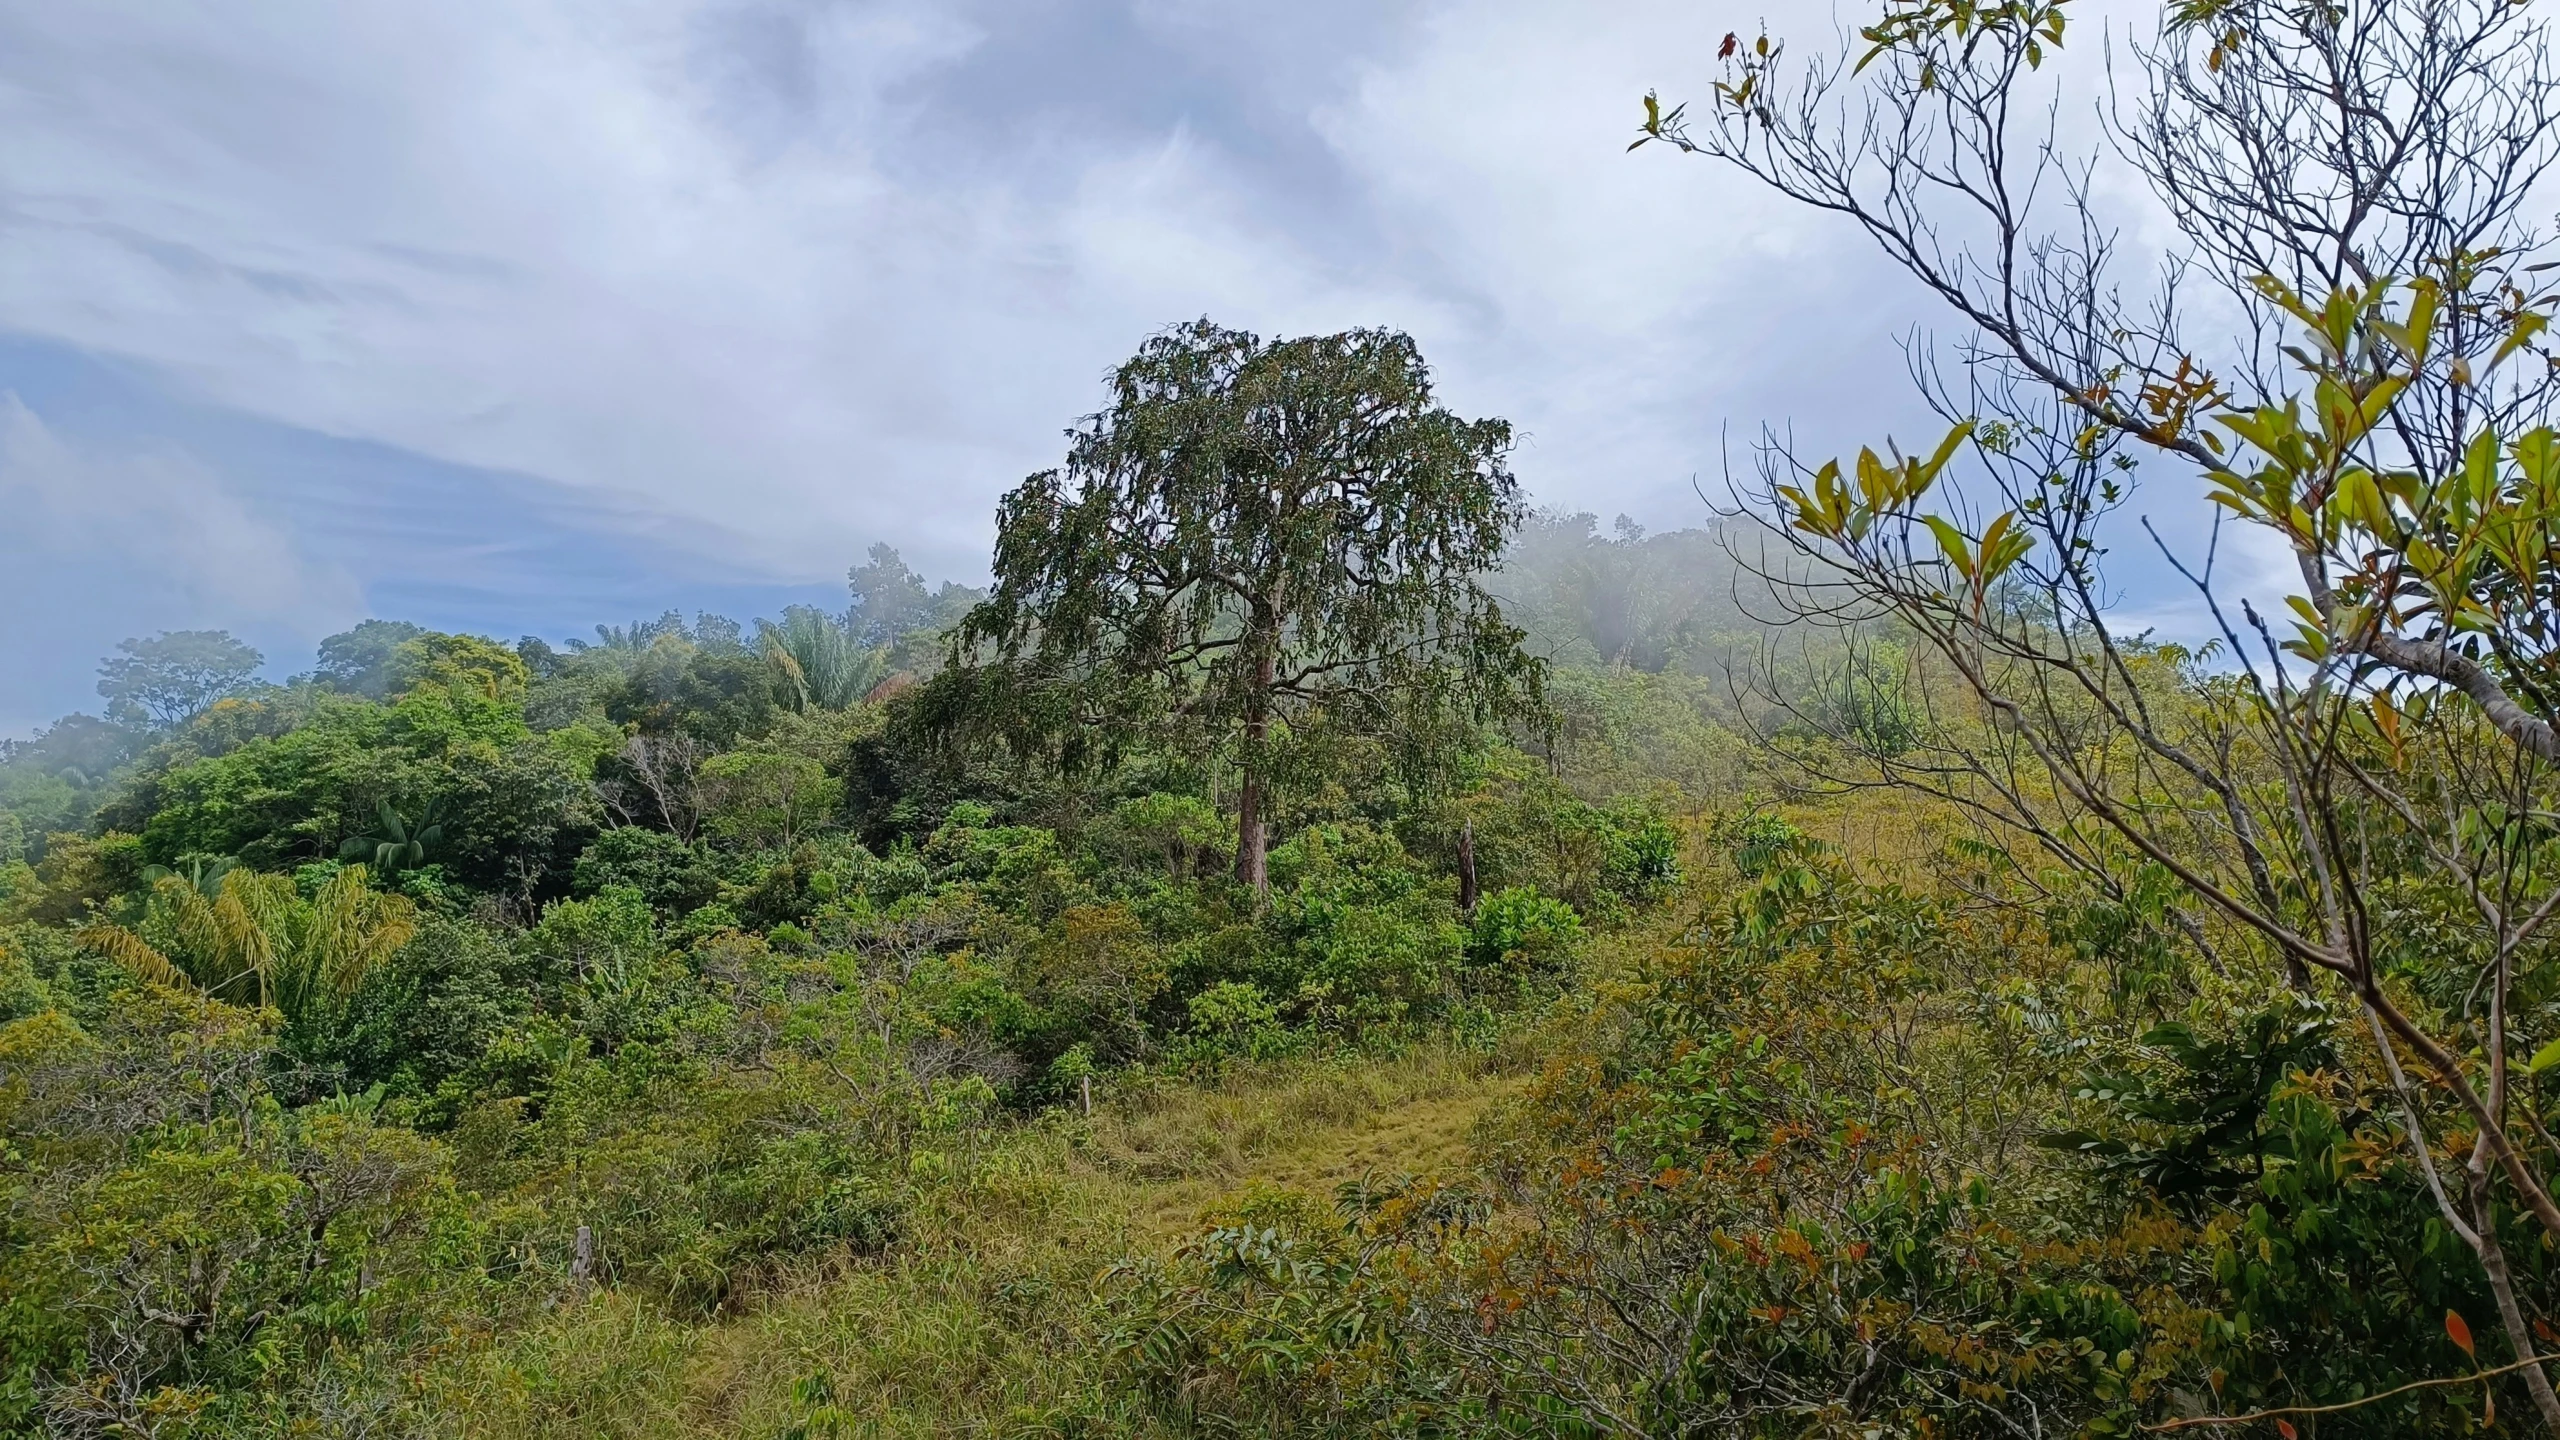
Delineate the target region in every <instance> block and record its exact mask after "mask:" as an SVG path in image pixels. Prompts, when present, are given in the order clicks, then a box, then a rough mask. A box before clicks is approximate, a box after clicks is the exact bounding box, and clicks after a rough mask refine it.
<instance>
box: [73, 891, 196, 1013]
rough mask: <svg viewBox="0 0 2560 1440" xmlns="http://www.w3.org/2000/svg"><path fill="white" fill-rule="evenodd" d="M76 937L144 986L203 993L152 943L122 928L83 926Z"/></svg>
mask: <svg viewBox="0 0 2560 1440" xmlns="http://www.w3.org/2000/svg"><path fill="white" fill-rule="evenodd" d="M180 883H184V882H180ZM191 888H192V887H191ZM74 938H76V939H77V940H78V941H79V942H80V943H81V944H82V945H85V946H87V947H88V948H89V949H90V950H92V951H95V952H96V953H98V954H100V955H103V956H105V957H106V958H107V959H108V960H110V961H112V962H114V963H115V965H116V966H117V967H118V968H120V969H122V970H123V971H124V972H125V973H126V974H128V975H131V976H132V977H133V978H135V979H136V980H140V981H142V982H143V983H144V984H147V985H159V986H164V987H166V988H168V989H171V990H185V991H190V992H195V993H201V991H200V990H199V987H198V986H197V985H196V982H195V979H194V977H193V976H190V975H189V974H187V972H186V971H184V970H181V969H179V968H178V967H177V965H176V964H175V963H174V962H172V961H171V960H170V959H169V957H168V956H166V955H163V954H161V953H160V952H159V951H157V950H155V949H153V948H151V942H149V941H147V940H145V939H143V938H142V937H141V936H139V935H136V934H134V933H133V932H132V931H130V930H127V929H126V928H124V927H123V926H121V925H109V924H105V923H103V922H101V923H99V924H95V925H88V926H83V927H82V928H81V929H80V931H79V932H78V934H77V935H76V936H75V937H74Z"/></svg>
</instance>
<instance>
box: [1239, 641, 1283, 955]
mask: <svg viewBox="0 0 2560 1440" xmlns="http://www.w3.org/2000/svg"><path fill="white" fill-rule="evenodd" d="M1277 669H1278V667H1277V665H1276V664H1275V663H1274V659H1273V656H1272V653H1271V647H1270V646H1268V645H1265V646H1264V647H1262V657H1261V658H1260V659H1259V660H1257V661H1255V662H1254V691H1253V696H1252V698H1251V699H1250V700H1249V701H1247V702H1246V707H1245V717H1244V787H1243V793H1242V794H1240V795H1238V796H1237V797H1236V883H1237V884H1239V885H1244V886H1248V887H1250V888H1251V889H1252V891H1253V896H1254V900H1255V903H1257V904H1259V903H1260V902H1261V901H1262V899H1263V897H1265V896H1267V895H1269V894H1270V893H1271V870H1270V865H1269V860H1268V852H1269V848H1270V845H1269V838H1268V836H1267V834H1266V833H1265V830H1264V826H1263V819H1262V808H1263V796H1262V765H1263V754H1262V747H1263V742H1264V741H1265V740H1266V739H1267V738H1268V737H1269V736H1270V734H1271V685H1272V682H1273V680H1274V678H1275V674H1276V671H1277Z"/></svg>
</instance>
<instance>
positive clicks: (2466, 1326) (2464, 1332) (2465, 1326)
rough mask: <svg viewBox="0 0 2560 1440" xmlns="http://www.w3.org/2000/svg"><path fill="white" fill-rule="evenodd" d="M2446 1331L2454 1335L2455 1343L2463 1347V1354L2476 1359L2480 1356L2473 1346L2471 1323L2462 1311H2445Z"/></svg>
mask: <svg viewBox="0 0 2560 1440" xmlns="http://www.w3.org/2000/svg"><path fill="white" fill-rule="evenodd" d="M2444 1333H2445V1334H2447V1335H2449V1336H2451V1337H2453V1343H2454V1344H2456V1345H2459V1346H2461V1347H2462V1353H2463V1354H2465V1355H2469V1356H2471V1358H2472V1359H2474V1360H2477V1359H2479V1358H2480V1357H2479V1355H2478V1354H2476V1353H2475V1352H2474V1351H2473V1350H2472V1348H2471V1323H2470V1322H2469V1321H2467V1320H2465V1319H2463V1318H2462V1316H2461V1314H2460V1312H2458V1311H2453V1310H2447V1311H2446V1312H2444Z"/></svg>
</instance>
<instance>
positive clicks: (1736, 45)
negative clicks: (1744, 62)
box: [1716, 31, 1742, 60]
mask: <svg viewBox="0 0 2560 1440" xmlns="http://www.w3.org/2000/svg"><path fill="white" fill-rule="evenodd" d="M1741 48H1742V37H1741V36H1739V35H1736V34H1734V33H1732V32H1731V31H1727V32H1726V33H1725V37H1724V45H1723V47H1722V48H1721V49H1719V50H1717V51H1716V58H1717V59H1719V60H1730V59H1732V58H1733V52H1734V51H1736V50H1739V49H1741Z"/></svg>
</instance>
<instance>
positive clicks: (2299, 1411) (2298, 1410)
mask: <svg viewBox="0 0 2560 1440" xmlns="http://www.w3.org/2000/svg"><path fill="white" fill-rule="evenodd" d="M2553 1360H2560V1355H2535V1356H2531V1357H2528V1358H2526V1359H2523V1360H2513V1361H2509V1362H2508V1363H2507V1364H2504V1365H2500V1366H2498V1367H2496V1368H2495V1369H2490V1370H2475V1371H2473V1372H2472V1373H2471V1374H2468V1375H2447V1376H2443V1377H2440V1378H2438V1379H2434V1380H2412V1381H2410V1382H2409V1383H2408V1384H2406V1385H2403V1386H2401V1387H2399V1388H2398V1389H2396V1390H2385V1391H2383V1392H2382V1393H2381V1394H2379V1395H2367V1396H2366V1397H2364V1398H2363V1399H2361V1400H2345V1401H2341V1402H2339V1403H2338V1404H2335V1405H2287V1406H2285V1407H2283V1408H2282V1409H2277V1410H2252V1411H2250V1412H2249V1413H2248V1414H2246V1415H2192V1416H2189V1417H2188V1418H2186V1419H2184V1420H2163V1421H2161V1422H2160V1423H2159V1424H2157V1425H2145V1426H2143V1427H2142V1428H2143V1429H2144V1430H2145V1431H2147V1432H2150V1433H2154V1434H2157V1433H2159V1432H2162V1431H2166V1430H2187V1429H2192V1428H2194V1427H2196V1426H2199V1425H2248V1424H2253V1423H2255V1422H2257V1421H2260V1420H2272V1419H2274V1418H2275V1417H2276V1416H2279V1415H2331V1414H2335V1413H2337V1412H2338V1411H2340V1410H2354V1409H2358V1408H2360V1407H2363V1406H2366V1405H2372V1404H2375V1403H2377V1402H2379V1401H2383V1400H2388V1399H2390V1398H2391V1397H2392V1396H2394V1395H2406V1394H2408V1393H2409V1392H2410V1391H2412V1390H2432V1389H2436V1388H2438V1387H2441V1386H2445V1385H2468V1384H2470V1383H2471V1382H2472V1381H2474V1380H2492V1379H2495V1378H2497V1377H2498V1376H2500V1375H2504V1374H2507V1373H2508V1372H2509V1371H2514V1370H2521V1369H2523V1368H2524V1367H2526V1366H2527V1365H2542V1364H2546V1363H2548V1362H2550V1361H2553Z"/></svg>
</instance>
